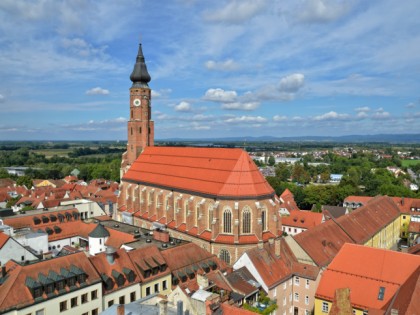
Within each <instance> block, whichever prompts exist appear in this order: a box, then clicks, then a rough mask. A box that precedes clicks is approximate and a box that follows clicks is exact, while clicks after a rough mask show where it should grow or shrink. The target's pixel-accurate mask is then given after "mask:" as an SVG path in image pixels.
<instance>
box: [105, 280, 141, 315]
mask: <svg viewBox="0 0 420 315" xmlns="http://www.w3.org/2000/svg"><path fill="white" fill-rule="evenodd" d="M132 292H135V294H136V296H135V299H134V300H138V299H140V298H141V296H140V293H141V287H140V285H139V284H138V283H135V284H133V285H131V286H128V287H124V288H122V289H119V290H116V291H112V292H110V293H107V294H105V295H104V297H103V299H102V309H103V310H105V309H107V308H108V307H110V306H111V305H109V302H110V301H113V304H121V303H120V297H124V304H127V303H130V302H133V301H131V299H130V294H131V293H132ZM108 305H109V306H108Z"/></svg>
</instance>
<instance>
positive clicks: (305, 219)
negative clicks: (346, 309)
mask: <svg viewBox="0 0 420 315" xmlns="http://www.w3.org/2000/svg"><path fill="white" fill-rule="evenodd" d="M321 221H322V213H317V212H312V211H306V210H292V211H290V215H289V216H287V217H282V218H281V223H282V225H283V226H293V227H299V228H304V229H309V228H312V227H314V226H317V225H319V224H321Z"/></svg>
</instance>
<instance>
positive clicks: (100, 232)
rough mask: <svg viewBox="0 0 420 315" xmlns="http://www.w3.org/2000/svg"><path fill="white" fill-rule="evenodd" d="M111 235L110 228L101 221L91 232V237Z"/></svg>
mask: <svg viewBox="0 0 420 315" xmlns="http://www.w3.org/2000/svg"><path fill="white" fill-rule="evenodd" d="M109 235H110V234H109V232H108V230H107V229H106V228H105V227H104V226H103V225H102V224H101V223H99V224H98V225H97V226H96V228H94V229H93V231H92V232H90V233H89V237H93V238H103V237H109Z"/></svg>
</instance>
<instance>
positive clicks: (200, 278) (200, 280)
mask: <svg viewBox="0 0 420 315" xmlns="http://www.w3.org/2000/svg"><path fill="white" fill-rule="evenodd" d="M197 284H198V285H199V287H200V289H204V288H207V287H208V286H209V278H207V276H206V274H205V273H204V274H201V273H197Z"/></svg>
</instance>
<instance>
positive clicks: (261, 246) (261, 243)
mask: <svg viewBox="0 0 420 315" xmlns="http://www.w3.org/2000/svg"><path fill="white" fill-rule="evenodd" d="M257 246H258V249H263V248H264V243H263V242H262V241H260V242H258V245H257Z"/></svg>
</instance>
